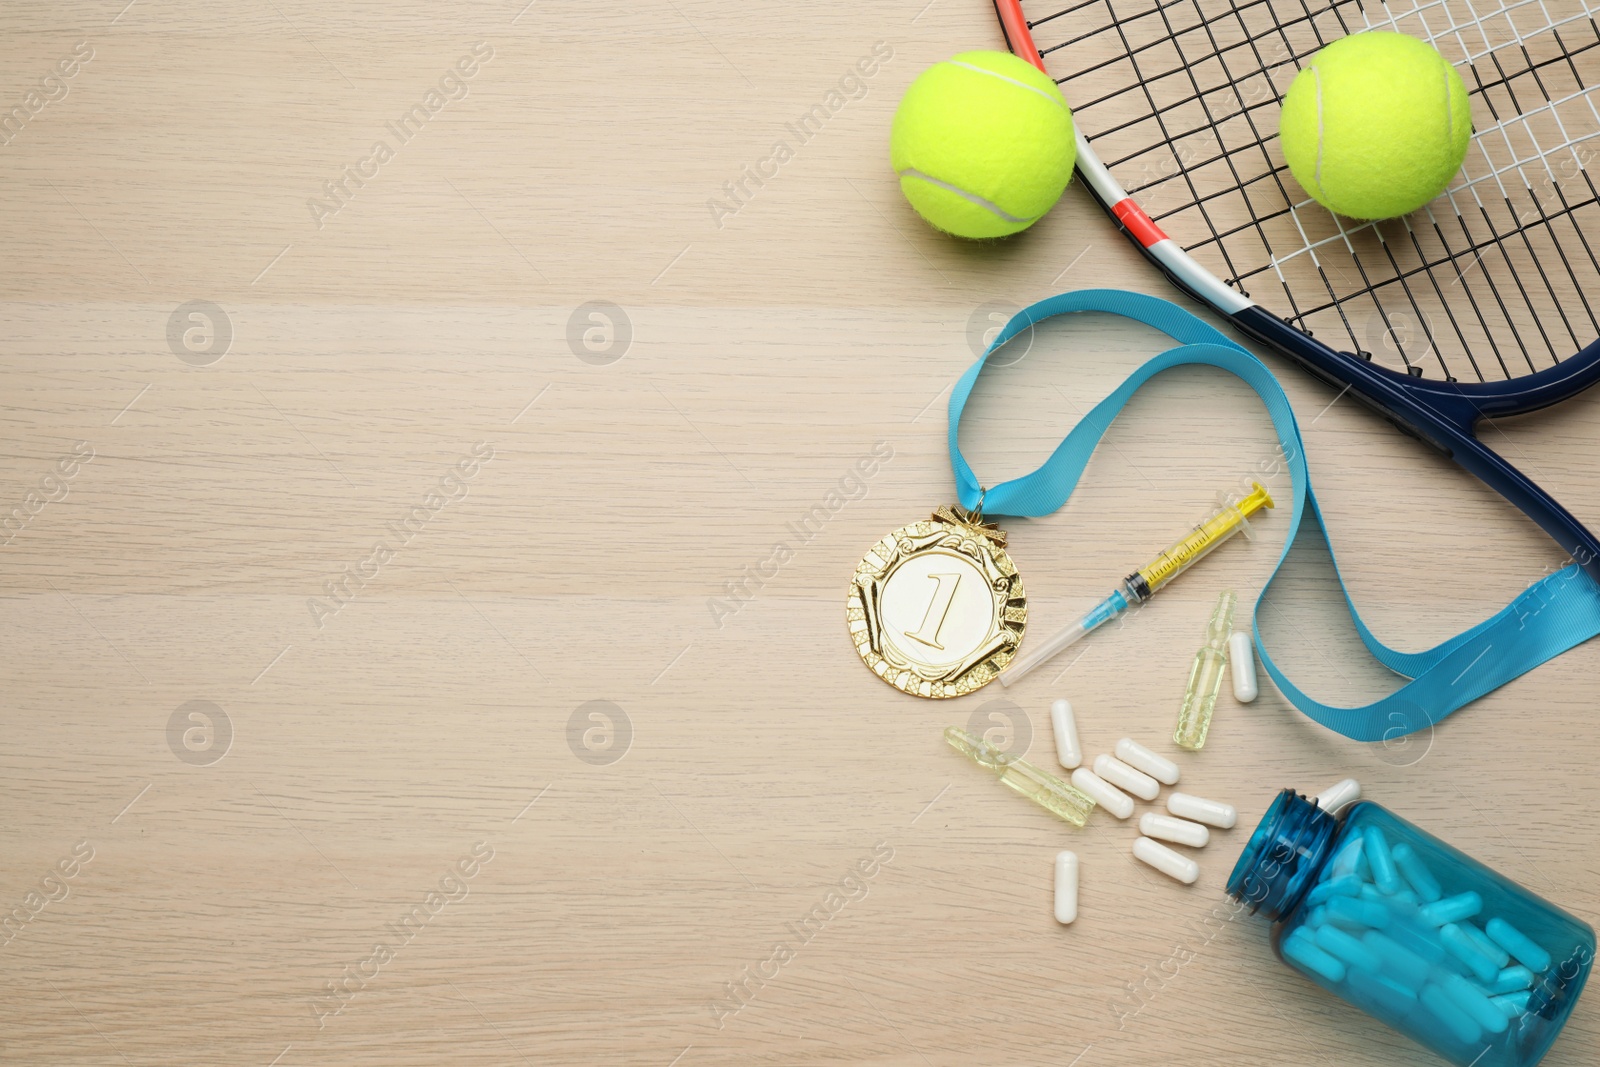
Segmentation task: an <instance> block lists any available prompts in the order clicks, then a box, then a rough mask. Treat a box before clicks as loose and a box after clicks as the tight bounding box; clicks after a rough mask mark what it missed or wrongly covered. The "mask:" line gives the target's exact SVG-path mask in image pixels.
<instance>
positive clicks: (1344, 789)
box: [1316, 778, 1361, 815]
mask: <svg viewBox="0 0 1600 1067" xmlns="http://www.w3.org/2000/svg"><path fill="white" fill-rule="evenodd" d="M1360 799H1361V783H1360V782H1358V781H1356V780H1355V779H1354V778H1346V779H1345V780H1344V781H1342V782H1335V783H1334V784H1333V785H1330V786H1329V787H1328V788H1326V789H1324V790H1323V791H1322V792H1320V793H1318V794H1317V796H1316V801H1317V807H1319V808H1321V809H1322V810H1323V811H1325V812H1327V813H1328V814H1329V815H1337V814H1338V813H1339V809H1340V808H1343V807H1346V806H1347V805H1350V804H1354V803H1355V802H1356V801H1358V800H1360Z"/></svg>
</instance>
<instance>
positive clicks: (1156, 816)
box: [1139, 811, 1211, 848]
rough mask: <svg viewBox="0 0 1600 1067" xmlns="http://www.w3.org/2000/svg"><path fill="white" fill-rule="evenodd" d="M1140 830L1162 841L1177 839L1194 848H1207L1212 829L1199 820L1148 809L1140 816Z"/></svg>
mask: <svg viewBox="0 0 1600 1067" xmlns="http://www.w3.org/2000/svg"><path fill="white" fill-rule="evenodd" d="M1139 832H1140V833H1141V834H1143V835H1144V836H1146V837H1154V838H1156V839H1157V840H1160V841H1175V842H1177V843H1178V844H1180V845H1189V846H1190V847H1192V848H1205V846H1206V842H1207V841H1210V840H1211V831H1210V830H1207V829H1206V828H1205V827H1204V826H1201V825H1200V824H1199V823H1197V822H1190V821H1189V820H1188V819H1178V818H1174V817H1173V816H1171V815H1162V814H1160V813H1158V812H1154V811H1147V812H1145V813H1144V814H1143V815H1141V816H1139Z"/></svg>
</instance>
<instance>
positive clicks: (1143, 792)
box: [1094, 753, 1161, 800]
mask: <svg viewBox="0 0 1600 1067" xmlns="http://www.w3.org/2000/svg"><path fill="white" fill-rule="evenodd" d="M1094 773H1096V774H1098V775H1099V776H1100V777H1102V778H1104V779H1105V780H1106V781H1108V782H1110V783H1111V784H1112V785H1114V786H1116V787H1117V788H1118V789H1121V790H1122V791H1123V792H1125V793H1132V794H1133V795H1134V796H1136V797H1138V798H1139V799H1140V800H1154V799H1155V798H1156V797H1157V796H1158V795H1159V794H1160V793H1161V783H1160V782H1158V781H1156V780H1155V779H1154V778H1152V777H1150V776H1149V775H1148V774H1146V773H1144V772H1143V771H1136V770H1134V769H1133V768H1132V767H1130V766H1128V765H1127V764H1126V763H1123V762H1122V761H1121V760H1119V759H1117V757H1115V756H1107V755H1105V754H1104V753H1101V754H1100V755H1098V756H1096V757H1095V758H1094Z"/></svg>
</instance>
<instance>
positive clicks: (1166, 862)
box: [1133, 837, 1200, 885]
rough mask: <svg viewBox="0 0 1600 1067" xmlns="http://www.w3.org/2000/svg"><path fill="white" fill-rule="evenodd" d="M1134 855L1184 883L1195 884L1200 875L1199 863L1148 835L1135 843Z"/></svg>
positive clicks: (1142, 861)
mask: <svg viewBox="0 0 1600 1067" xmlns="http://www.w3.org/2000/svg"><path fill="white" fill-rule="evenodd" d="M1133 855H1134V858H1135V859H1137V860H1139V861H1140V862H1141V863H1148V864H1149V865H1150V866H1152V867H1154V868H1155V869H1156V870H1158V871H1160V872H1161V873H1162V874H1164V875H1166V876H1167V877H1169V878H1176V879H1177V880H1178V881H1180V882H1182V883H1183V884H1184V885H1193V884H1194V880H1195V879H1196V878H1199V877H1200V865H1199V864H1198V863H1196V862H1195V861H1194V860H1192V859H1190V858H1189V857H1188V856H1185V855H1183V854H1181V853H1178V852H1174V851H1172V849H1170V848H1168V847H1167V846H1166V845H1163V844H1162V843H1161V842H1159V841H1152V840H1150V839H1149V838H1148V837H1141V838H1139V840H1137V841H1135V842H1134V843H1133Z"/></svg>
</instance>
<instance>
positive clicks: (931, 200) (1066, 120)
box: [889, 52, 1078, 238]
mask: <svg viewBox="0 0 1600 1067" xmlns="http://www.w3.org/2000/svg"><path fill="white" fill-rule="evenodd" d="M1077 156H1078V146H1077V144H1076V142H1075V141H1074V140H1073V135H1072V112H1071V111H1069V110H1068V109H1067V102H1066V101H1065V100H1063V99H1062V98H1061V90H1060V89H1058V88H1056V83H1055V82H1053V81H1051V80H1050V78H1049V77H1048V76H1047V75H1045V74H1044V73H1043V72H1042V71H1040V70H1039V69H1038V68H1037V67H1034V66H1033V65H1031V64H1029V63H1027V62H1026V61H1024V60H1021V59H1018V58H1017V57H1016V56H1014V55H1011V54H1010V53H1009V52H963V53H961V54H960V55H958V56H956V57H955V58H954V59H947V60H945V61H944V62H943V63H937V64H935V65H933V66H931V67H929V68H928V69H927V70H925V71H923V72H922V73H921V74H919V75H918V76H917V80H916V81H914V82H912V83H911V88H909V89H907V90H906V95H905V96H904V97H902V98H901V100H900V107H899V109H898V110H897V111H895V113H894V130H893V132H892V133H891V135H890V138H889V159H890V162H892V163H893V165H894V171H895V173H896V174H898V175H899V176H900V191H901V192H903V193H905V196H906V199H907V200H909V201H911V206H912V207H914V208H916V209H917V214H919V215H921V216H922V217H923V218H925V219H927V220H928V221H929V222H931V223H932V224H933V225H934V226H936V227H938V228H939V229H941V230H944V231H945V232H946V233H953V234H955V235H956V236H957V237H974V238H977V237H1004V236H1005V235H1006V234H1011V233H1016V232H1018V231H1019V230H1025V229H1027V228H1028V227H1029V226H1031V225H1033V224H1034V223H1035V222H1037V221H1038V219H1039V217H1040V216H1041V215H1043V214H1044V213H1045V212H1046V211H1049V210H1050V208H1051V206H1053V205H1054V204H1055V202H1056V201H1057V200H1059V199H1061V191H1062V190H1063V189H1065V188H1066V187H1067V182H1069V181H1071V180H1072V164H1073V163H1074V161H1076V159H1077Z"/></svg>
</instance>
